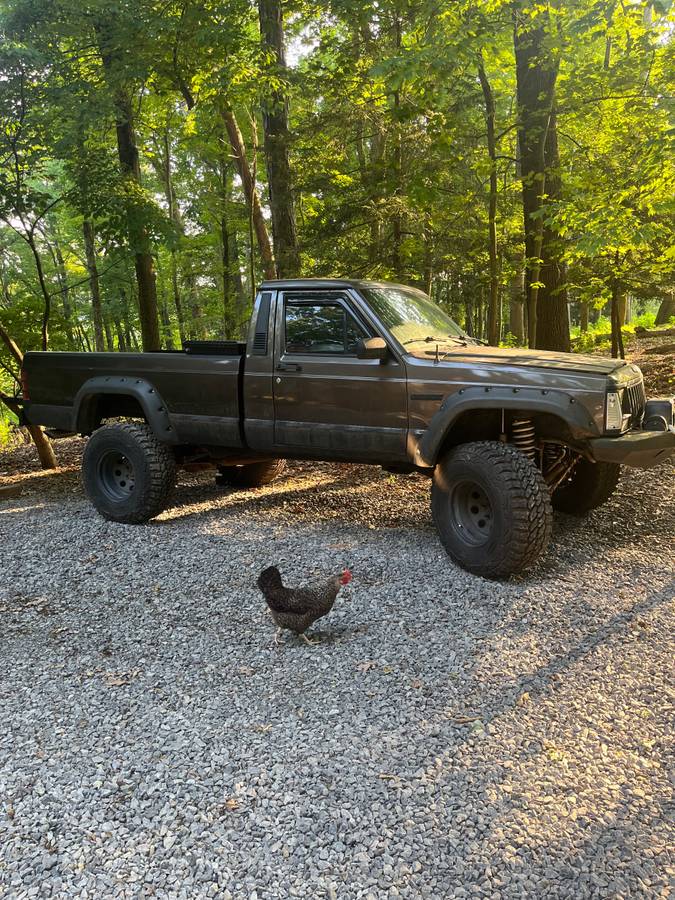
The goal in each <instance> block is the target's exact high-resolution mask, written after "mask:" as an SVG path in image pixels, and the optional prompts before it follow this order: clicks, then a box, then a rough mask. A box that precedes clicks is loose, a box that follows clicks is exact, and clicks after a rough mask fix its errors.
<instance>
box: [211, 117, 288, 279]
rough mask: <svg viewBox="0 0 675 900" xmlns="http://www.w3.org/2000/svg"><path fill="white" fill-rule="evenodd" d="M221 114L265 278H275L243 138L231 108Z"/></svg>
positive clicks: (269, 248) (263, 221) (272, 256)
mask: <svg viewBox="0 0 675 900" xmlns="http://www.w3.org/2000/svg"><path fill="white" fill-rule="evenodd" d="M222 115H223V121H224V122H225V128H226V129H227V135H228V137H229V139H230V144H231V146H232V151H233V153H234V160H235V163H236V166H237V171H238V172H239V177H240V178H241V183H242V186H243V188H244V196H245V197H246V204H247V206H248V209H249V214H250V215H251V219H252V223H253V230H254V231H255V236H256V240H257V243H258V249H259V250H260V256H261V258H262V263H263V271H264V273H265V278H276V277H277V276H276V266H275V264H274V254H273V253H272V246H271V244H270V237H269V234H268V231H267V225H266V224H265V219H264V218H263V214H262V207H261V206H260V197H259V196H258V190H257V188H256V185H255V181H254V179H253V174H252V172H251V167H250V165H249V162H248V158H247V156H246V147H245V145H244V138H243V137H242V134H241V131H240V129H239V124H238V123H237V120H236V118H235V115H234V113H233V112H232V110H231V109H230V108H229V107H225V109H224V110H223V114H222ZM252 250H253V248H251V251H252Z"/></svg>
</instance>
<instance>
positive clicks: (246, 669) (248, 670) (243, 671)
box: [239, 666, 255, 675]
mask: <svg viewBox="0 0 675 900" xmlns="http://www.w3.org/2000/svg"><path fill="white" fill-rule="evenodd" d="M254 673H255V669H253V668H252V667H251V666H239V674H240V675H253V674H254Z"/></svg>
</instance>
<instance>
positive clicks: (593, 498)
mask: <svg viewBox="0 0 675 900" xmlns="http://www.w3.org/2000/svg"><path fill="white" fill-rule="evenodd" d="M620 475H621V466H618V465H617V464H616V463H608V462H598V463H594V462H591V461H590V460H588V459H580V460H579V461H578V462H577V464H576V466H575V467H574V468H573V469H572V471H571V473H570V475H569V477H568V478H567V479H566V480H565V481H563V483H562V484H561V485H560V487H559V488H558V489H557V490H556V491H555V492H554V493H553V497H552V498H551V503H552V504H553V509H558V510H560V512H566V513H569V514H570V515H573V516H583V515H585V514H586V513H587V512H590V511H591V510H592V509H597V507H598V506H602V504H603V503H606V502H607V501H608V500H609V498H610V497H611V496H612V494H613V493H614V491H615V490H616V486H617V484H618V483H619V476H620Z"/></svg>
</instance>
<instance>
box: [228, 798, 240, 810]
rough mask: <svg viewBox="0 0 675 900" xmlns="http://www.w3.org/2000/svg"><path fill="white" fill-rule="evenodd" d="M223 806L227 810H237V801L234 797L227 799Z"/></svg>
mask: <svg viewBox="0 0 675 900" xmlns="http://www.w3.org/2000/svg"><path fill="white" fill-rule="evenodd" d="M225 806H226V807H227V808H228V809H239V801H238V800H237V798H236V797H228V799H227V800H226V801H225Z"/></svg>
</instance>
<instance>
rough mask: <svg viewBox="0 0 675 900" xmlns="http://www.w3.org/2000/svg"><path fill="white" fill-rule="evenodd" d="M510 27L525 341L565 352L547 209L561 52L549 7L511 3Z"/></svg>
mask: <svg viewBox="0 0 675 900" xmlns="http://www.w3.org/2000/svg"><path fill="white" fill-rule="evenodd" d="M513 25H514V27H513V36H514V49H515V55H516V84H517V95H518V116H519V125H518V146H519V150H520V168H521V179H522V191H523V217H524V231H525V256H526V272H527V310H528V323H527V325H528V340H529V343H530V346H531V347H541V348H542V349H545V350H546V349H547V350H569V348H570V344H569V327H568V319H567V297H566V294H565V291H564V273H563V267H562V265H561V257H562V254H561V253H560V251H559V250H558V249H557V235H556V234H555V231H553V230H552V228H551V226H550V220H549V219H548V218H547V213H546V206H547V201H548V200H549V199H550V200H558V199H559V198H560V195H561V189H562V185H561V178H560V158H559V151H558V133H557V115H556V105H555V85H556V79H557V77H558V69H559V65H560V53H559V49H558V47H557V42H556V35H555V34H554V32H553V26H552V22H551V14H550V8H549V7H548V6H547V5H546V6H543V7H535V8H532V7H531V6H530V4H529V3H528V2H527V0H526V2H525V3H517V4H514V8H513Z"/></svg>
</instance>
